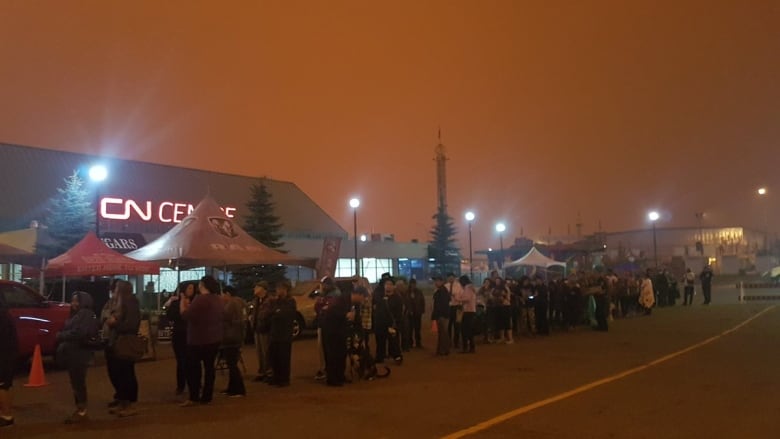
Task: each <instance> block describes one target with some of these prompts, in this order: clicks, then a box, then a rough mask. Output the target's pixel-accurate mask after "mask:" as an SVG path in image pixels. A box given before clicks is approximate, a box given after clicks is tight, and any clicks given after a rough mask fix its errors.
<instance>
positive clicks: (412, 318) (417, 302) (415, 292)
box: [409, 279, 425, 349]
mask: <svg viewBox="0 0 780 439" xmlns="http://www.w3.org/2000/svg"><path fill="white" fill-rule="evenodd" d="M409 298H410V301H411V306H412V309H411V313H410V314H409V322H410V326H411V328H412V341H413V342H414V347H415V348H416V349H422V347H423V346H422V332H421V329H422V316H423V315H424V314H425V296H424V295H423V292H422V290H420V289H419V288H417V280H416V279H412V280H410V281H409Z"/></svg>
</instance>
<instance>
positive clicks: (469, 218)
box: [466, 211, 476, 280]
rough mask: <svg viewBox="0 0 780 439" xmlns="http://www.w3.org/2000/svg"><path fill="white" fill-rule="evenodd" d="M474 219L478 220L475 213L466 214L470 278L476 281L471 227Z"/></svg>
mask: <svg viewBox="0 0 780 439" xmlns="http://www.w3.org/2000/svg"><path fill="white" fill-rule="evenodd" d="M474 218H476V215H474V212H471V211H469V212H466V222H468V223H469V277H470V278H471V279H472V280H473V279H474V253H473V252H472V247H471V225H472V224H473V223H474Z"/></svg>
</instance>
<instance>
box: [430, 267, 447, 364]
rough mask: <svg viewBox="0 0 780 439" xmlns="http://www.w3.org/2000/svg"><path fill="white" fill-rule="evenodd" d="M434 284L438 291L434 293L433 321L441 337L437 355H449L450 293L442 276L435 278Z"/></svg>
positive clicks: (437, 345) (437, 344)
mask: <svg viewBox="0 0 780 439" xmlns="http://www.w3.org/2000/svg"><path fill="white" fill-rule="evenodd" d="M433 283H434V285H435V286H436V291H435V292H434V293H433V312H432V313H431V320H432V321H434V322H436V327H437V330H438V335H439V337H438V342H437V343H436V355H449V354H450V335H449V332H448V330H447V324H448V323H449V319H450V292H449V290H448V289H447V288H446V287H445V286H444V279H443V278H442V277H441V276H435V277H434V278H433Z"/></svg>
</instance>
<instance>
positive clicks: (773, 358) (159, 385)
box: [0, 288, 780, 439]
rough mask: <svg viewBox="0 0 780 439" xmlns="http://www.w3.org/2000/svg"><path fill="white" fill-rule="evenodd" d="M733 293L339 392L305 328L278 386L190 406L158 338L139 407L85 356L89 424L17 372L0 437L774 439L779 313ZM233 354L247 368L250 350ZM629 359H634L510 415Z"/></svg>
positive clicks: (397, 372)
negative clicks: (115, 393)
mask: <svg viewBox="0 0 780 439" xmlns="http://www.w3.org/2000/svg"><path fill="white" fill-rule="evenodd" d="M732 293H733V288H732V289H731V290H722V291H721V290H718V289H716V291H715V296H714V297H715V299H714V303H713V304H712V305H710V306H702V305H698V304H697V305H695V306H692V307H682V306H676V307H672V308H661V309H656V310H655V311H654V312H653V315H652V316H649V317H636V318H630V319H618V320H615V321H614V322H611V325H610V331H609V332H606V333H602V332H595V331H592V330H590V329H589V328H579V329H576V330H574V331H570V332H564V331H556V332H554V333H553V335H551V336H549V337H520V338H519V339H518V340H517V342H516V343H515V344H512V345H478V346H477V353H476V354H475V355H459V354H453V355H450V356H449V357H434V356H433V355H432V351H431V350H430V349H423V350H414V351H412V352H410V353H408V354H407V355H406V357H405V361H404V364H403V365H402V366H393V367H392V374H391V376H390V377H389V378H387V379H381V380H376V381H372V382H357V383H353V384H350V385H347V386H345V387H343V388H329V387H325V386H324V385H322V384H321V383H320V382H317V381H315V380H314V379H313V375H314V372H315V371H316V370H317V356H316V341H315V340H314V339H312V338H311V337H309V338H306V339H304V340H301V341H298V342H296V343H295V344H294V347H293V371H292V373H293V382H292V385H291V386H290V387H288V388H283V389H277V388H269V387H268V386H265V385H262V384H256V383H251V382H248V383H247V386H248V396H247V397H246V398H243V399H226V398H225V399H220V398H217V399H215V401H214V403H212V404H211V405H209V406H201V407H194V408H189V409H183V408H179V407H178V405H177V404H176V398H175V396H174V387H175V386H174V362H173V360H172V359H171V353H170V347H169V346H168V345H164V344H162V345H160V346H159V347H158V348H159V354H160V355H159V358H158V360H157V361H150V362H143V363H139V364H138V365H137V370H138V377H139V383H140V401H139V405H138V406H139V409H140V413H139V415H138V416H136V417H132V418H126V419H116V418H114V417H112V416H111V415H109V414H108V413H107V411H106V409H105V406H106V403H107V402H108V401H109V399H110V397H111V395H112V390H111V387H110V384H109V383H108V379H107V377H106V373H105V368H103V367H102V366H96V367H93V368H91V369H90V371H89V375H88V383H89V398H90V412H89V415H90V418H91V421H90V422H89V423H88V424H85V425H79V426H65V425H62V423H61V421H62V419H64V418H65V417H66V416H67V415H69V414H70V413H71V412H72V410H73V403H72V398H71V394H70V388H69V385H68V380H67V374H66V373H65V372H63V371H51V370H50V371H48V372H47V379H48V380H49V382H50V384H49V385H48V386H45V387H41V388H24V387H22V384H23V382H24V381H25V377H20V379H19V380H18V381H17V382H16V383H15V387H14V389H13V394H14V402H15V404H14V405H15V408H16V416H17V423H18V425H16V426H14V427H11V428H6V429H3V430H2V431H0V437H2V438H5V437H10V438H15V437H25V438H26V437H53V436H54V435H55V434H56V437H58V438H104V437H105V438H109V437H110V438H117V439H118V438H125V437H127V438H140V437H143V438H158V437H160V438H162V437H165V438H171V437H188V438H201V437H202V438H214V437H218V436H219V435H224V434H226V433H229V434H231V435H241V436H244V435H253V436H271V437H274V438H288V437H289V438H299V437H306V438H320V437H321V438H332V437H339V438H341V437H353V436H354V437H361V438H396V437H398V438H434V437H445V436H447V435H452V434H456V436H457V435H458V434H461V433H463V432H464V431H467V429H469V428H471V427H474V426H479V425H480V424H483V425H485V423H487V424H489V425H488V426H487V427H486V428H483V429H477V430H474V431H471V434H468V435H466V436H465V437H486V438H498V437H524V438H615V437H617V438H620V437H627V438H634V437H648V438H649V437H654V438H658V437H694V436H695V437H711V438H720V437H723V438H726V437H750V438H764V437H766V438H770V437H772V438H773V437H776V436H777V431H778V430H777V428H776V427H775V425H774V423H772V422H771V420H773V418H772V416H771V415H772V414H773V413H775V412H776V408H777V398H776V395H775V389H777V388H780V378H778V374H777V373H776V369H777V366H778V364H780V352H778V350H777V349H776V346H778V341H780V340H779V339H780V310H778V309H777V308H775V307H774V306H775V305H774V303H772V302H748V303H745V304H739V303H736V301H735V300H734V299H732V297H735V296H733V295H732ZM699 299H700V297H698V296H697V302H699ZM761 312H763V314H761V315H760V316H759V317H757V318H755V319H754V320H752V321H750V322H749V323H747V324H745V325H744V326H741V327H740V328H739V329H737V330H735V331H733V332H729V333H727V334H725V335H724V334H723V333H724V331H728V330H730V329H732V328H734V327H736V326H737V325H740V324H741V323H743V322H745V321H746V320H747V319H750V318H752V317H754V316H756V315H757V314H758V313H761ZM426 326H427V325H426ZM426 329H427V328H426ZM434 336H435V334H432V333H430V332H429V331H426V332H425V334H424V344H425V345H427V346H433V344H434ZM713 337H716V339H714V340H712V341H710V342H708V343H707V344H704V345H702V346H700V347H696V348H695V349H692V350H689V351H686V352H684V353H682V354H680V355H678V356H675V357H673V358H671V359H668V360H666V361H663V362H660V363H657V364H656V363H653V362H654V361H656V360H659V359H662V358H663V357H665V356H668V355H669V354H673V353H676V352H679V351H681V350H685V349H688V348H690V347H692V346H696V345H697V344H699V343H701V342H703V341H705V340H708V339H711V338H713ZM243 358H244V360H245V362H246V367H247V370H248V372H249V375H250V376H249V377H248V378H251V374H252V372H254V369H255V367H256V361H255V359H254V355H253V347H252V346H247V347H246V348H245V349H244V352H243ZM635 368H642V369H641V370H640V371H638V372H635V373H633V374H630V375H628V376H625V377H621V378H619V379H615V380H613V381H610V382H608V383H605V384H603V385H599V386H596V387H593V388H591V389H588V390H586V391H582V392H579V393H576V394H573V395H571V396H568V397H565V398H561V399H560V400H557V401H555V402H553V403H550V404H546V405H542V406H540V407H538V408H535V409H532V410H528V411H525V412H522V413H520V414H517V415H515V416H510V415H511V414H513V413H516V412H518V410H519V409H522V408H524V407H528V406H533V405H534V404H536V403H539V402H540V401H545V400H548V399H550V398H555V397H556V396H560V395H565V394H567V393H570V392H572V391H573V390H575V389H580V388H583V386H586V387H587V386H588V385H590V384H593V383H594V382H598V381H599V380H603V379H604V378H609V377H615V376H617V375H620V374H621V373H623V372H625V371H629V370H632V369H635ZM226 381H227V375H226V373H224V374H223V373H219V372H218V378H217V390H219V389H221V388H223V387H224V386H225V385H226ZM521 411H522V410H521ZM502 415H507V416H506V419H503V418H500V416H502ZM497 417H498V418H497ZM459 432H461V433H459Z"/></svg>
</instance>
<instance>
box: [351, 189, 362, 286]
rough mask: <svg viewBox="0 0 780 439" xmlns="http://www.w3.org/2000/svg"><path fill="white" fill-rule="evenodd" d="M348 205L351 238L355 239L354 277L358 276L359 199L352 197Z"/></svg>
mask: <svg viewBox="0 0 780 439" xmlns="http://www.w3.org/2000/svg"><path fill="white" fill-rule="evenodd" d="M349 207H351V208H352V225H353V227H354V229H353V232H354V234H353V235H352V239H354V240H355V277H360V260H359V259H358V234H357V210H358V207H360V200H359V199H357V198H353V199H351V200H349Z"/></svg>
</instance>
